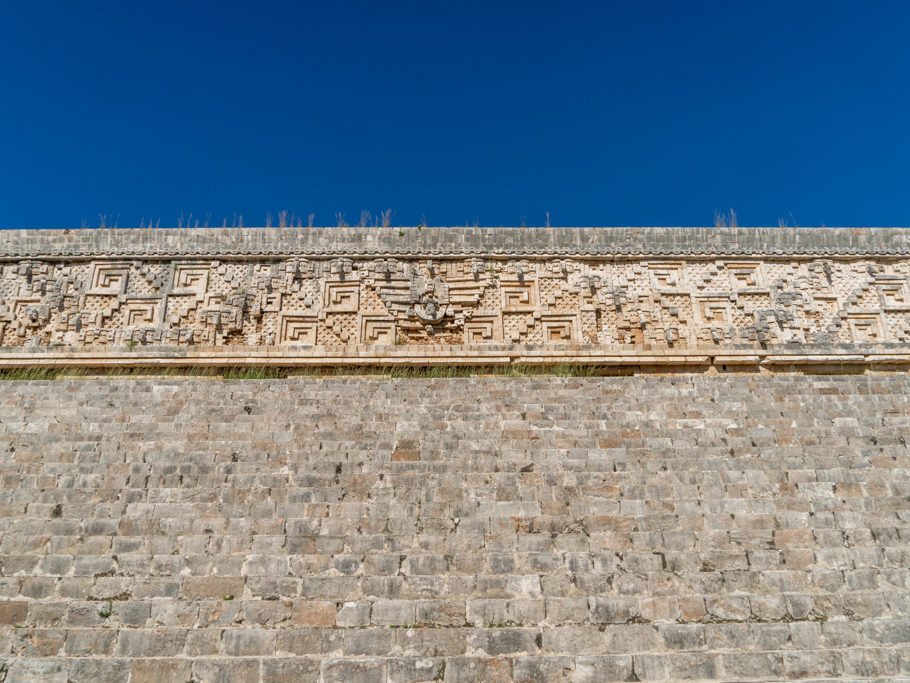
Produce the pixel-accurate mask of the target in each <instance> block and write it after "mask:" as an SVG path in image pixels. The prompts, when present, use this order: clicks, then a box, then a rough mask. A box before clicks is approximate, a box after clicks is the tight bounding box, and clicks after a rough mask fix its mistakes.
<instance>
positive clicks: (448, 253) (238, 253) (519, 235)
mask: <svg viewBox="0 0 910 683" xmlns="http://www.w3.org/2000/svg"><path fill="white" fill-rule="evenodd" d="M102 255H103V256H106V257H112V258H149V259H157V258H175V257H182V258H221V259H242V258H268V259H280V258H284V257H290V256H300V255H306V256H307V257H309V258H314V259H318V258H333V257H339V256H341V257H349V258H372V257H391V258H414V257H417V258H419V257H423V258H437V259H447V258H462V257H481V258H483V257H495V258H513V257H520V258H531V259H541V258H595V259H598V258H622V257H647V256H659V257H669V258H672V257H680V258H684V257H690V258H694V257H697V258H710V257H714V256H717V257H724V256H727V257H730V256H744V257H748V256H767V257H783V256H796V257H828V258H849V257H857V256H877V257H888V256H895V257H897V256H906V255H910V229H906V228H463V227H450V228H194V229H143V230H140V229H99V230H4V231H0V259H3V260H18V259H22V258H45V259H87V258H88V259H90V258H96V257H98V256H102Z"/></svg>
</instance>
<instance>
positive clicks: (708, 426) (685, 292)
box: [0, 228, 910, 683]
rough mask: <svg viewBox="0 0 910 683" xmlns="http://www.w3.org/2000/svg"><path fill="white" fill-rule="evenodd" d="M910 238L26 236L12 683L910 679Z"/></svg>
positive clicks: (19, 294) (628, 233) (14, 385)
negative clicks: (109, 371) (462, 370)
mask: <svg viewBox="0 0 910 683" xmlns="http://www.w3.org/2000/svg"><path fill="white" fill-rule="evenodd" d="M908 235H910V233H908V232H906V231H900V230H855V231H854V230H822V231H811V230H808V231H807V230H710V229H706V230H697V229H652V230H631V229H577V230H518V229H514V230H512V229H494V230H472V229H454V228H453V229H440V230H427V229H422V230H418V229H403V230H397V229H386V230H371V229H367V230H361V229H350V230H337V231H334V230H308V229H301V230H189V231H186V230H184V231H164V230H163V231H151V230H149V231H130V230H124V231H121V230H117V231H114V230H106V231H81V232H80V231H75V232H66V231H40V232H39V231H34V232H28V231H21V232H16V231H13V232H7V233H3V232H0V336H2V345H0V683H23V682H26V681H28V682H30V683H33V682H35V681H44V682H54V683H64V682H70V681H72V682H74V683H80V682H83V681H85V682H91V683H158V682H160V681H177V682H179V683H185V682H192V683H235V682H236V683H276V682H281V681H295V682H297V681H313V682H315V683H333V682H338V683H341V682H343V683H374V682H382V681H394V682H401V683H419V682H421V681H426V682H429V681H445V682H446V683H461V682H469V683H473V682H477V683H487V682H503V683H530V682H540V683H547V682H549V681H566V682H573V683H581V682H590V683H602V682H603V683H607V682H611V681H679V680H724V681H785V680H786V681H790V680H806V681H813V682H815V683H820V682H821V681H835V680H852V681H867V682H868V681H879V682H880V683H885V681H888V682H889V683H890V682H893V681H904V682H905V683H910V598H908V595H910V450H908V439H910V401H908V398H907V397H908V395H910V374H908V372H907V369H908V365H910V339H908V327H907V324H908V315H910V308H908V295H907V292H908V289H907V288H908V276H910V237H908ZM249 362H255V363H258V364H262V365H268V366H273V365H285V366H292V367H296V366H308V365H318V364H330V365H332V364H336V365H343V364H346V363H351V362H353V363H359V364H362V365H384V364H390V363H402V364H409V363H412V364H418V365H420V364H434V363H442V364H467V365H472V366H473V365H489V364H522V363H534V362H539V363H543V364H554V363H588V364H591V365H596V366H610V365H623V364H628V365H632V366H642V368H644V366H650V365H679V366H681V367H680V368H676V370H682V371H681V372H673V373H672V374H652V373H650V372H645V373H642V374H639V375H638V376H608V375H610V374H611V373H612V369H610V372H606V371H605V372H603V373H602V374H600V375H598V376H579V375H584V374H585V372H576V376H567V377H566V376H557V375H558V373H555V372H554V373H551V374H549V375H548V374H539V375H534V376H506V375H505V373H504V375H503V376H491V375H490V373H488V372H487V369H485V368H481V369H480V371H479V372H475V371H474V370H473V369H471V370H470V371H469V375H470V376H465V377H458V378H449V379H441V378H436V379H433V378H429V377H427V376H425V375H424V374H422V373H421V372H416V373H413V374H414V375H416V376H408V378H397V379H396V378H391V377H389V376H384V375H379V376H363V373H361V374H360V376H356V375H355V376H349V377H335V376H319V374H318V373H316V376H308V375H307V373H303V372H301V373H297V375H296V376H295V375H294V374H293V372H292V371H291V372H289V373H287V374H289V376H287V377H284V378H282V379H268V380H258V379H257V380H252V379H222V378H221V377H218V376H211V377H206V378H193V377H188V376H185V375H184V376H180V375H170V374H168V375H165V374H163V373H158V372H157V371H154V372H155V373H156V374H155V375H153V376H140V377H136V376H129V377H124V376H120V377H98V376H97V374H94V376H85V374H84V373H83V374H81V375H76V374H75V373H71V372H70V371H69V370H65V371H64V372H62V373H50V374H51V375H52V376H54V377H55V379H17V378H21V377H23V376H25V377H34V376H36V375H33V374H30V373H28V372H26V373H19V372H18V371H16V370H13V371H12V372H10V368H11V367H14V366H17V365H22V366H35V365H38V366H51V367H54V366H66V365H83V366H86V367H92V368H98V367H100V368H102V369H106V368H111V367H121V366H125V367H127V368H134V367H137V366H160V365H164V366H167V365H169V364H174V365H178V366H190V367H195V366H196V365H206V364H215V365H233V364H244V363H249ZM805 364H809V365H811V366H812V367H805ZM731 365H732V366H734V367H730V366H731ZM642 368H638V369H642ZM588 369H589V368H586V369H585V370H588ZM687 369H688V370H693V372H688V371H687ZM800 369H803V370H806V371H805V372H804V371H800ZM569 370H571V372H575V369H573V368H569ZM633 371H635V372H637V371H638V370H637V369H635V367H633ZM358 372H360V371H358ZM212 374H214V373H212ZM220 374H223V375H226V374H227V373H220ZM514 374H516V375H520V374H521V373H520V372H517V371H516V372H515V373H514ZM570 374H571V373H570ZM612 374H616V375H619V374H622V373H612ZM37 376H41V377H45V376H46V375H45V374H43V373H37Z"/></svg>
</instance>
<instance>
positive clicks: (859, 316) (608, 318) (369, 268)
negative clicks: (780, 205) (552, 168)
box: [0, 256, 910, 349]
mask: <svg viewBox="0 0 910 683" xmlns="http://www.w3.org/2000/svg"><path fill="white" fill-rule="evenodd" d="M908 341H910V259H908V258H899V257H895V258H883V257H879V258H872V257H866V258H860V257H857V258H841V259H827V258H808V257H803V258H798V257H793V258H772V257H764V258H761V259H756V258H750V259H739V258H724V259H720V258H718V259H703V258H698V259H696V258H691V259H679V258H676V259H667V258H648V259H645V258H641V259H631V258H630V259H612V258H607V257H603V258H597V259H595V258H565V259H560V258H541V259H517V258H516V259H500V258H476V257H474V258H467V257H465V258H448V259H417V258H397V259H396V258H385V257H383V258H379V257H377V258H366V257H360V258H348V257H337V258H323V259H316V258H305V257H300V256H295V257H291V258H275V259H267V258H265V257H263V258H259V259H255V260H231V259H227V258H224V259H217V258H215V259H205V260H202V259H198V258H197V259H150V258H144V259H135V260H122V259H118V260H115V259H101V258H98V259H94V260H91V261H89V262H85V261H75V260H74V261H66V260H51V259H47V258H37V259H22V260H18V261H7V262H5V263H0V343H2V345H3V346H7V347H21V346H44V347H56V346H62V347H76V348H78V347H98V346H102V347H104V346H123V345H128V346H135V345H165V346H186V345H208V346H235V345H254V346H272V345H289V344H291V345H293V344H296V345H313V346H316V345H318V346H325V347H334V346H349V345H383V346H390V345H408V344H418V345H419V344H423V345H427V344H435V345H440V344H441V345H454V344H487V343H522V344H544V345H547V344H565V343H571V344H600V345H611V346H613V345H645V346H648V347H650V348H652V349H659V348H682V349H684V348H694V347H699V348H700V347H704V346H708V347H710V346H716V345H726V344H754V345H761V344H786V343H799V344H840V343H877V344H879V343H888V342H891V343H906V342H908Z"/></svg>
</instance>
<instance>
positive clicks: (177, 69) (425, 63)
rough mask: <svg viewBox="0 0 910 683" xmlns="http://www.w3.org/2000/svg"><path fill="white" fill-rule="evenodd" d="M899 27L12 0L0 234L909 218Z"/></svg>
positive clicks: (5, 64)
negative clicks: (297, 223) (379, 218)
mask: <svg viewBox="0 0 910 683" xmlns="http://www.w3.org/2000/svg"><path fill="white" fill-rule="evenodd" d="M908 35H910V3H908V2H903V1H893V2H868V3H857V2H851V3H847V2H836V1H829V2H818V1H800V2H751V3H747V2H729V1H727V2H720V1H717V2H697V1H696V2H688V1H687V2H625V3H609V2H590V3H584V2H567V3H555V2H520V3H519V2H515V3H512V2H489V1H487V2H470V1H467V2H459V3H438V2H426V1H424V2H407V1H406V2H376V1H375V0H374V1H372V2H337V3H333V2H319V3H315V2H313V3H309V2H287V3H279V2H263V3H253V2H247V3H234V2H153V3H132V2H116V3H113V2H111V3H105V2H88V3H75V2H41V1H39V0H34V1H26V0H21V1H16V2H14V1H12V0H11V1H10V2H5V3H3V4H2V8H0V75H2V86H0V227H5V228H22V227H78V226H80V225H81V224H83V223H85V224H87V225H89V226H97V225H98V223H99V220H100V219H99V214H105V215H107V216H108V222H113V221H117V222H118V224H119V226H120V227H128V226H135V225H138V224H139V223H140V221H146V222H147V221H149V219H152V220H153V221H160V225H161V226H162V227H164V226H174V225H176V224H177V222H178V217H179V216H181V215H183V216H184V219H183V220H184V221H186V220H187V218H188V217H189V215H190V214H192V221H193V222H194V223H195V221H196V220H199V221H200V223H203V222H205V221H206V220H208V222H209V223H210V224H211V225H221V224H222V222H223V220H225V219H226V220H227V222H228V224H229V225H230V224H231V223H233V222H234V221H235V220H236V218H235V216H243V220H244V224H246V225H261V224H263V223H264V222H265V217H266V213H267V212H270V213H271V214H272V216H273V220H274V221H276V222H277V214H278V212H279V211H281V210H287V211H290V212H293V213H295V214H297V215H298V216H304V217H306V216H308V215H309V214H311V213H312V214H314V215H315V224H317V225H334V224H335V223H336V221H337V219H336V214H338V213H342V214H343V215H344V220H346V221H347V222H349V223H352V224H354V223H356V222H358V220H359V218H360V214H361V211H362V210H368V211H370V212H372V214H373V215H374V216H375V215H376V214H378V213H379V212H380V211H381V210H383V209H386V208H391V209H392V222H393V224H395V225H399V224H400V225H415V224H417V223H425V224H430V225H464V224H465V223H469V224H472V225H473V224H474V223H479V224H480V225H520V224H521V223H522V222H524V223H526V224H527V225H541V224H543V223H544V222H545V221H546V212H549V213H550V220H551V223H552V224H553V225H710V224H713V222H714V214H715V212H716V211H727V210H729V209H730V208H733V209H735V211H736V213H737V214H738V217H739V222H740V224H741V225H777V224H778V221H779V220H780V219H786V220H787V221H788V222H790V223H791V224H792V223H793V221H794V220H795V221H796V222H797V223H798V224H800V225H822V224H825V225H829V226H830V225H846V226H860V225H910V123H908V122H910V42H908V38H907V36H908ZM118 217H119V218H118ZM304 221H306V218H304Z"/></svg>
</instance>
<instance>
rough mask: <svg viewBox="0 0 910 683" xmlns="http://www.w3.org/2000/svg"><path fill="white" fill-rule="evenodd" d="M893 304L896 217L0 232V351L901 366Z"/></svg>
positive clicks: (903, 332) (338, 360) (165, 358)
mask: <svg viewBox="0 0 910 683" xmlns="http://www.w3.org/2000/svg"><path fill="white" fill-rule="evenodd" d="M54 237H55V238H56V240H57V241H56V242H54V241H53V238H54ZM268 240H272V243H271V244H269V242H268ZM219 248H220V249H223V251H221V252H219V251H218V249H219ZM127 255H129V256H130V257H129V258H127ZM908 313H910V231H908V230H887V229H856V230H839V229H831V230H801V229H793V230H770V231H769V230H766V229H765V230H763V229H730V230H723V229H711V230H705V229H698V228H690V229H686V228H655V229H651V230H631V229H610V228H586V229H559V230H524V231H522V230H517V231H516V230H510V229H489V230H476V229H469V228H448V229H432V230H431V229H427V230H414V229H408V230H407V231H404V230H400V231H396V230H391V229H388V230H369V229H366V230H356V229H355V230H336V231H325V230H233V229H231V230H228V229H224V230H183V231H179V230H178V231H169V230H163V231H157V230H145V231H142V230H139V231H137V230H114V231H107V230H102V231H65V232H59V231H2V232H0V348H2V350H0V366H5V365H15V364H17V363H18V364H22V363H26V362H29V363H33V364H34V363H40V364H45V365H54V364H75V365H94V364H97V363H98V362H99V360H101V361H104V362H107V363H114V362H118V363H120V364H123V363H125V362H130V361H132V362H133V363H138V362H139V361H140V360H141V361H142V362H143V363H144V364H147V365H169V364H186V363H187V362H190V363H191V364H192V361H194V360H195V361H196V362H199V363H221V364H227V365H230V364H232V363H235V364H247V363H258V364H268V363H277V364H316V365H326V364H336V365H337V364H340V365H345V364H351V363H358V364H369V363H380V362H381V361H385V362H395V363H396V364H409V363H410V364H417V363H421V362H423V363H426V362H434V363H439V362H458V363H461V364H468V363H475V364H480V363H485V364H494V365H497V364H499V365H501V364H505V363H529V362H531V363H533V362H540V363H543V362H546V363H553V362H559V361H560V360H562V361H563V362H572V363H577V362H586V363H598V364H601V365H627V364H639V365H645V366H650V365H696V366H698V365H701V366H704V365H714V366H715V367H719V368H721V369H725V368H726V367H727V366H728V365H743V364H746V365H752V366H754V365H756V364H758V363H764V364H768V365H780V364H784V365H789V364H820V365H825V364H839V363H850V364H857V365H863V364H869V365H878V364H882V363H885V364H887V363H903V364H907V363H910V352H908V344H910V316H908ZM7 347H8V348H7ZM233 354H239V355H233ZM838 419H841V418H838ZM839 426H841V427H843V428H844V429H845V430H849V429H850V428H853V427H856V426H857V425H856V423H855V419H854V418H850V417H844V418H842V422H840V423H839ZM509 431H510V433H511V432H512V430H509ZM757 436H758V438H759V440H760V439H761V435H757ZM413 445H414V440H413V439H409V438H402V439H401V440H400V442H399V443H398V444H397V447H396V448H395V449H394V450H393V451H392V453H391V460H392V461H394V462H413V461H418V460H419V459H420V458H421V457H423V456H422V454H421V452H420V449H419V448H415V447H413ZM41 504H42V505H47V503H41ZM98 523H99V524H102V525H103V522H98ZM257 550H258V549H257ZM62 554H65V553H62ZM253 554H254V555H258V556H260V557H259V558H258V559H252V558H251V561H250V566H249V568H248V572H252V574H247V575H255V572H257V571H270V570H268V569H266V568H265V567H264V566H263V565H262V562H267V561H269V559H268V558H269V555H268V553H258V552H254V553H253ZM17 561H19V562H22V561H28V560H27V558H20V559H18V560H17V559H15V558H9V560H8V562H10V563H14V562H17ZM337 562H338V563H339V567H338V569H339V571H341V572H342V573H345V572H346V571H356V566H357V565H356V561H355V559H354V558H351V557H348V558H344V559H341V558H337ZM93 563H94V564H93ZM98 563H101V564H98ZM104 564H105V561H104V560H103V559H98V558H94V559H92V560H88V559H83V558H77V559H76V566H75V575H84V573H87V574H95V573H104V572H105V571H107V569H106V568H105V566H104ZM107 564H109V562H108V563H107ZM435 566H436V565H433V564H431V565H429V566H427V567H417V570H418V571H430V572H432V571H433V568H434V567H435ZM108 569H109V568H108Z"/></svg>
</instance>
